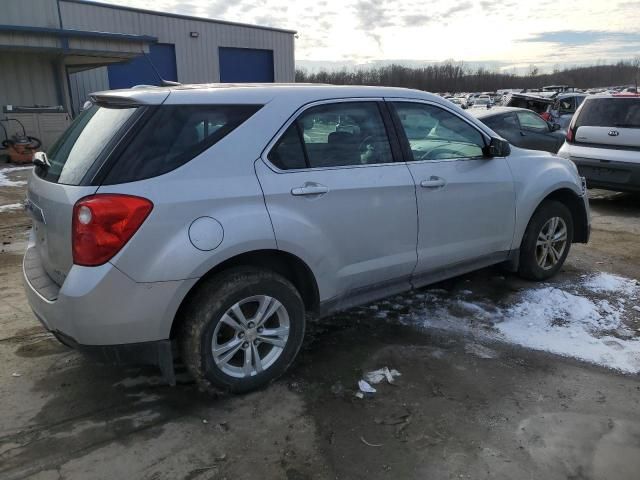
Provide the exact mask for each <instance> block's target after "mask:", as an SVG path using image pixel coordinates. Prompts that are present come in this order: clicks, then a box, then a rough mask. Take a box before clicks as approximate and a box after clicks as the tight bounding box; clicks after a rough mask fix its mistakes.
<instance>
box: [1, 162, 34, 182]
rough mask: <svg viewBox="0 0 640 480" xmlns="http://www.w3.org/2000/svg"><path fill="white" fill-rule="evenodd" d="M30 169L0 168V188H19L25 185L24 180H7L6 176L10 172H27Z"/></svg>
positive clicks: (29, 167) (28, 167) (30, 167)
mask: <svg viewBox="0 0 640 480" xmlns="http://www.w3.org/2000/svg"><path fill="white" fill-rule="evenodd" d="M32 168H33V167H32V166H27V167H9V168H0V187H21V186H22V185H26V184H27V181H26V180H11V179H9V178H7V175H6V174H7V173H11V172H18V171H21V170H29V169H32Z"/></svg>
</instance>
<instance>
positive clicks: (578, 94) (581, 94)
mask: <svg viewBox="0 0 640 480" xmlns="http://www.w3.org/2000/svg"><path fill="white" fill-rule="evenodd" d="M588 96H589V94H588V93H584V92H562V93H559V94H558V96H557V97H555V99H556V100H562V99H563V98H568V97H588Z"/></svg>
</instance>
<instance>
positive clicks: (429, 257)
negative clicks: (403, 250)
mask: <svg viewBox="0 0 640 480" xmlns="http://www.w3.org/2000/svg"><path fill="white" fill-rule="evenodd" d="M387 100H388V101H389V105H390V106H391V108H392V111H393V112H394V118H395V121H396V124H397V129H398V130H399V131H400V132H401V133H403V134H404V138H402V139H401V142H402V143H403V145H404V147H405V149H404V151H405V155H406V157H407V160H408V162H407V164H408V166H409V169H410V170H411V173H412V175H413V178H414V179H415V182H416V194H417V199H418V231H419V234H418V266H417V268H416V275H417V278H419V277H420V276H421V275H427V276H428V275H429V274H430V272H434V271H436V270H438V269H445V268H450V267H454V266H456V265H465V264H473V263H475V264H478V265H479V264H481V263H482V262H488V263H491V262H492V261H495V260H496V259H498V260H500V259H505V258H507V253H508V251H509V250H510V249H511V242H512V238H513V232H514V222H515V192H514V183H513V178H512V176H511V172H510V170H509V167H508V165H507V162H506V159H505V158H486V157H484V156H483V148H484V146H485V139H484V135H483V134H482V133H481V132H480V130H479V129H477V128H476V127H475V126H474V125H472V124H471V123H470V122H467V121H466V120H465V119H463V118H462V117H460V116H458V115H457V114H456V113H454V112H452V111H451V110H449V109H446V108H445V107H443V106H440V105H436V104H433V103H430V102H413V101H407V100H393V99H387ZM418 283H419V281H418Z"/></svg>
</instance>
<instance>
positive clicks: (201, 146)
mask: <svg viewBox="0 0 640 480" xmlns="http://www.w3.org/2000/svg"><path fill="white" fill-rule="evenodd" d="M261 107H262V105H166V106H160V107H157V108H156V109H155V110H154V111H153V112H152V113H150V116H149V117H147V118H144V120H143V121H141V123H143V125H142V126H141V127H140V128H134V132H133V133H132V134H131V138H130V140H129V141H128V142H127V144H126V146H124V147H123V148H122V150H121V151H120V152H119V153H118V154H117V160H116V162H115V164H114V166H113V167H112V168H111V170H110V171H109V173H108V174H107V176H106V178H105V179H104V181H103V183H104V184H116V183H125V182H133V181H136V180H143V179H145V178H151V177H155V176H158V175H162V174H164V173H167V172H170V171H171V170H174V169H176V168H178V167H180V166H181V165H184V164H185V163H187V162H188V161H190V160H191V159H193V158H195V157H196V156H197V155H199V154H200V153H202V152H203V151H205V150H206V149H208V148H209V147H211V146H212V145H214V144H215V143H217V142H219V141H220V140H221V139H223V138H224V137H225V136H226V135H228V134H229V133H231V132H232V131H233V130H234V129H236V128H237V127H239V126H240V125H241V124H242V123H244V122H245V121H246V120H247V119H249V117H251V116H252V115H253V114H254V113H256V112H257V111H258V110H259V109H260V108H261Z"/></svg>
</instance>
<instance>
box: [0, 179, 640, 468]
mask: <svg viewBox="0 0 640 480" xmlns="http://www.w3.org/2000/svg"><path fill="white" fill-rule="evenodd" d="M26 173H27V172H26V171H12V172H9V173H5V174H2V170H0V178H4V179H5V180H8V182H7V181H5V185H3V186H0V206H1V205H10V204H15V203H21V202H22V199H23V197H24V186H23V185H22V184H21V181H22V180H23V179H24V178H25V177H26ZM6 183H10V184H9V185H6ZM591 197H592V209H593V223H594V225H593V235H592V241H591V242H590V244H589V245H586V246H584V245H578V246H575V248H574V249H573V250H572V253H571V254H570V257H569V260H568V262H567V264H566V266H565V268H564V270H563V272H562V273H561V275H559V276H558V278H556V279H554V281H553V282H550V283H549V284H546V285H544V286H540V285H535V284H531V283H529V282H523V281H521V280H519V279H517V278H515V277H513V276H510V275H505V274H504V273H503V272H501V271H500V270H498V269H493V268H490V269H485V270H482V271H480V272H476V273H473V274H471V275H466V276H463V277H459V278H456V279H453V280H451V281H448V282H444V283H443V284H440V285H437V286H434V287H432V288H430V289H425V290H422V291H419V292H414V293H412V294H409V295H402V296H398V297H395V298H392V299H389V300H386V301H383V302H379V303H377V304H374V305H371V306H368V307H364V308H359V309H355V310H353V311H350V312H346V313H343V314H340V315H336V316H333V317H330V318H327V319H324V320H322V321H319V322H315V323H313V324H312V325H310V327H309V335H308V338H307V340H306V342H305V346H304V347H303V350H302V352H301V354H300V357H299V359H298V361H297V362H296V364H295V365H294V367H293V369H292V370H291V371H290V373H289V374H287V375H286V376H285V377H284V378H283V379H281V380H280V381H278V382H276V383H275V384H273V385H271V386H270V387H269V388H267V389H265V390H263V391H260V392H256V393H253V394H250V395H245V396H240V397H227V398H217V399H213V398H209V397H206V396H203V395H201V394H200V393H198V392H197V390H196V389H195V387H194V385H193V384H192V383H191V382H189V380H188V378H186V377H182V378H181V381H180V382H179V384H178V385H177V386H176V387H168V386H165V385H163V384H162V383H161V381H160V378H159V377H158V374H157V372H156V371H155V370H152V369H127V370H123V369H118V368H113V367H106V366H101V365H98V364H95V363H92V362H90V361H89V360H87V359H86V358H84V357H82V356H81V355H79V354H77V353H75V352H73V351H70V350H68V349H66V348H65V347H63V346H62V345H60V344H58V343H57V342H56V340H55V339H53V338H52V336H51V335H50V334H48V333H47V332H46V331H45V330H43V328H42V327H41V326H40V325H39V323H38V322H37V321H36V319H35V318H34V316H33V315H32V314H31V312H30V310H29V307H28V306H27V303H26V300H25V297H24V294H23V290H22V283H21V282H22V281H21V275H20V266H21V254H22V252H23V250H24V246H25V240H26V232H27V230H28V228H29V222H28V220H27V219H26V217H25V216H24V215H23V213H22V211H21V210H19V209H5V210H3V211H0V241H1V242H2V245H1V249H2V252H1V253H0V282H1V283H0V286H1V287H2V288H1V289H0V398H2V408H1V409H0V478H2V479H17V478H34V479H89V478H90V479H102V478H104V479H112V478H132V479H133V478H135V479H138V478H140V479H154V480H160V479H180V478H184V479H214V478H215V479H223V478H229V479H231V478H233V479H244V478H246V479H252V478H274V479H282V478H286V479H291V480H293V479H316V478H317V479H330V478H339V479H359V478H363V479H364V478H366V479H378V478H381V479H382V478H384V479H390V478H420V479H422V478H429V479H430V480H434V479H449V478H458V479H459V478H471V479H513V478H523V479H527V478H532V479H533V478H545V479H550V480H551V479H617V480H626V479H636V478H637V472H638V471H639V470H640V456H638V455H637V452H638V451H640V450H639V449H640V381H639V377H638V373H637V372H638V370H640V355H638V354H639V352H640V350H638V349H636V343H634V342H635V341H636V340H637V333H638V328H640V323H639V322H640V318H639V316H638V311H637V310H635V309H634V308H633V307H634V306H637V305H636V302H637V297H636V293H635V290H634V287H633V285H634V282H633V280H635V279H640V242H638V240H637V239H638V234H640V197H637V196H632V195H625V194H614V193H610V192H603V191H592V192H591ZM599 272H608V273H611V274H615V275H618V276H620V278H622V279H623V282H624V284H620V285H622V286H621V287H620V288H618V287H616V288H613V289H612V290H606V291H597V292H596V291H594V290H593V288H591V287H590V286H589V285H591V284H590V283H589V282H590V281H591V280H592V279H594V278H596V279H598V282H600V283H598V284H602V283H603V280H602V277H598V276H597V275H598V273H599ZM616 278H618V277H616ZM607 279H609V280H610V277H606V278H604V280H607ZM605 283H606V282H605ZM607 285H608V284H607ZM615 285H617V284H615ZM615 285H614V286H615ZM622 287H625V288H626V290H625V288H622ZM541 288H547V289H549V290H545V291H544V292H546V291H548V292H563V293H562V296H563V297H564V298H569V299H573V297H576V298H578V300H575V299H574V300H575V302H578V303H571V304H569V305H578V306H580V308H582V307H585V306H586V307H587V308H586V313H585V315H587V316H586V317H585V318H586V319H587V320H589V322H591V323H588V326H589V328H588V329H587V330H584V328H586V327H585V325H587V323H585V321H586V320H585V321H583V320H584V319H583V317H581V316H580V315H579V313H580V312H582V310H580V309H578V310H576V308H577V307H575V308H574V307H573V306H570V307H567V308H566V309H564V310H562V309H560V310H557V309H555V310H554V309H552V310H543V313H544V312H548V311H552V312H558V311H559V312H560V313H554V314H553V315H555V316H557V317H558V318H555V317H554V318H544V315H542V316H541V317H540V318H538V317H535V316H532V319H533V320H532V321H531V322H530V325H524V327H523V328H527V327H531V328H533V330H531V335H530V336H529V337H527V335H520V336H514V335H512V334H511V330H510V329H508V328H506V327H507V326H509V325H510V323H509V322H510V321H513V315H512V313H513V312H514V311H517V312H525V313H523V314H522V315H528V314H531V315H533V313H531V312H530V310H531V311H533V310H532V309H534V307H535V305H537V304H543V303H544V301H545V299H546V296H545V295H540V293H538V294H537V295H538V296H537V297H536V296H535V295H536V293H535V292H539V290H540V289H541ZM544 292H543V293H544ZM531 298H537V299H538V300H535V301H533V302H532V301H531ZM550 298H551V297H550ZM527 302H528V303H527ZM603 302H607V305H609V307H610V308H611V312H613V313H611V312H609V311H608V310H606V308H605V309H604V310H603V305H605V304H604V303H603ZM589 305H595V307H597V309H599V310H597V312H596V313H595V314H593V313H590V311H589V308H591V307H590V306H589ZM556 306H557V305H556ZM605 306H606V305H605ZM552 307H554V305H549V308H552ZM595 307H594V308H595ZM609 307H607V308H609ZM554 308H555V307H554ZM518 309H519V310H518ZM523 309H524V310H523ZM526 309H529V310H526ZM592 310H593V308H592ZM510 315H511V316H510ZM545 315H546V314H545ZM588 315H592V316H591V317H589V316H588ZM593 315H596V317H593ZM597 315H600V317H597ZM594 319H595V320H594ZM593 321H595V323H593ZM535 322H543V323H544V322H547V323H544V324H543V327H544V328H541V329H538V327H540V325H539V324H535ZM581 322H582V323H581ZM598 322H599V323H598ZM601 324H602V325H605V327H606V328H605V327H602V328H600V329H598V328H595V327H594V325H595V326H596V327H597V326H598V325H601ZM570 325H573V326H574V327H576V328H577V330H576V331H577V332H582V333H584V332H587V333H588V334H589V335H590V336H587V337H585V338H586V342H587V343H585V345H587V347H585V348H592V347H594V346H598V347H602V348H605V347H606V348H609V350H605V353H604V354H602V355H595V356H592V357H593V358H589V359H587V360H589V362H588V363H587V362H583V361H580V360H579V359H576V358H572V355H573V354H572V353H571V351H570V349H567V350H566V351H564V350H563V349H562V346H563V345H564V344H565V343H567V344H568V343H571V342H572V341H573V340H572V339H574V337H567V341H566V342H564V341H560V342H556V343H558V344H559V347H558V351H557V353H559V354H552V353H549V352H548V351H545V350H546V349H548V348H547V346H548V345H547V344H546V343H542V344H541V343H540V342H538V343H536V342H532V341H529V340H530V339H532V338H533V339H537V338H539V336H540V335H539V332H546V335H547V336H550V335H551V336H553V334H554V332H558V334H559V335H561V334H563V332H566V331H568V330H566V328H568V326H570ZM612 325H613V327H615V328H613V327H611V326H612ZM583 327H584V328H583ZM609 327H611V328H609ZM581 328H583V329H582V330H581ZM563 329H564V330H563ZM505 332H506V333H505ZM583 336H584V335H582V336H581V335H578V336H577V337H575V340H576V341H578V340H581V339H582V337H583ZM549 342H551V340H549ZM616 344H618V346H616ZM523 345H525V346H523ZM621 352H622V353H621ZM622 354H624V355H626V356H625V357H624V358H625V363H624V364H623V365H625V366H626V367H625V368H626V372H627V373H622V372H621V371H619V370H615V369H612V368H610V367H612V366H614V367H615V366H616V365H618V364H617V363H616V362H615V360H616V359H619V358H620V355H622ZM573 356H575V355H573ZM636 360H637V361H638V363H635V362H636ZM385 366H387V367H389V368H392V369H397V370H398V371H399V372H400V373H401V376H399V377H397V378H395V380H394V384H393V385H391V384H388V383H386V381H383V382H382V383H380V384H377V385H374V387H375V388H376V389H377V392H376V393H375V394H374V395H373V396H372V397H370V398H364V399H360V398H357V397H356V396H355V393H356V391H357V382H358V380H359V379H361V378H362V377H363V375H364V374H365V373H366V372H368V371H370V370H374V369H378V368H382V367H385ZM636 367H637V369H636Z"/></svg>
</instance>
